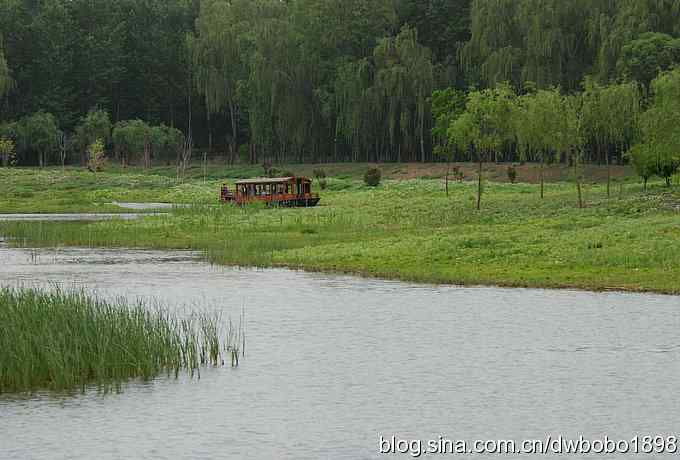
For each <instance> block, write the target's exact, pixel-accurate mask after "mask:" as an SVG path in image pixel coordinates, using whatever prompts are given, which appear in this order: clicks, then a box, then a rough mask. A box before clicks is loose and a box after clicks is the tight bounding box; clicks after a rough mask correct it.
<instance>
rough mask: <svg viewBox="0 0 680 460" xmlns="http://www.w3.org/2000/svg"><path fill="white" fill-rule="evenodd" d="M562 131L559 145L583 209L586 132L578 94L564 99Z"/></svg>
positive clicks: (579, 204)
mask: <svg viewBox="0 0 680 460" xmlns="http://www.w3.org/2000/svg"><path fill="white" fill-rule="evenodd" d="M562 128H563V129H562V131H561V132H560V133H559V134H560V138H559V143H560V146H561V148H562V149H564V150H565V151H566V153H567V157H568V158H569V162H570V163H571V165H572V168H573V176H574V182H575V183H576V192H577V193H578V207H579V208H583V207H584V200H583V187H582V185H581V183H582V181H583V172H582V169H581V168H582V166H583V146H584V143H585V136H586V134H585V133H586V130H585V127H584V118H583V97H582V95H580V94H577V95H573V96H567V97H566V98H565V99H564V112H563V114H562Z"/></svg>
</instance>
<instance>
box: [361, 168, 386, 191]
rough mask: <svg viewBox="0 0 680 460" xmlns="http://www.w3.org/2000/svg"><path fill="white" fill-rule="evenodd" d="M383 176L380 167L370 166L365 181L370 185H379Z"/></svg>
mask: <svg viewBox="0 0 680 460" xmlns="http://www.w3.org/2000/svg"><path fill="white" fill-rule="evenodd" d="M381 178H382V173H381V172H380V169H378V168H368V170H367V171H366V173H365V174H364V183H365V184H366V185H368V186H369V187H377V186H378V185H380V179H381Z"/></svg>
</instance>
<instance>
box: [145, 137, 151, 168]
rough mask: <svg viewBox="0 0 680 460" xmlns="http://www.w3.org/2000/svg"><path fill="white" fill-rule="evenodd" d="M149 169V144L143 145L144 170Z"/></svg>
mask: <svg viewBox="0 0 680 460" xmlns="http://www.w3.org/2000/svg"><path fill="white" fill-rule="evenodd" d="M150 167H151V145H149V143H148V142H147V143H145V144H144V169H149V168H150Z"/></svg>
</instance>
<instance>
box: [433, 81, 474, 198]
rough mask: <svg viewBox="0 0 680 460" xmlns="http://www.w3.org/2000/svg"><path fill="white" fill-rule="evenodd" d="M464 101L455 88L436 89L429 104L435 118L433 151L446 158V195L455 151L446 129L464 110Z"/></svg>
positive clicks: (461, 93) (447, 194)
mask: <svg viewBox="0 0 680 460" xmlns="http://www.w3.org/2000/svg"><path fill="white" fill-rule="evenodd" d="M465 102H466V96H465V94H464V93H463V92H462V91H459V90H457V89H455V88H447V89H444V90H437V91H434V92H433V93H432V98H431V105H432V114H433V116H434V120H435V121H434V127H433V128H432V136H433V138H434V141H435V143H436V144H435V149H434V153H435V155H436V156H438V157H441V158H444V159H446V179H445V187H446V196H449V175H450V172H451V161H453V159H454V157H455V156H456V153H457V146H456V145H452V144H451V143H450V142H449V137H448V129H449V127H450V126H451V124H452V123H453V122H454V121H455V120H456V119H457V118H458V117H459V116H461V115H462V114H463V112H464V111H465Z"/></svg>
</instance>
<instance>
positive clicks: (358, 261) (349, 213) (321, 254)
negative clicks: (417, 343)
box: [0, 175, 680, 294]
mask: <svg viewBox="0 0 680 460" xmlns="http://www.w3.org/2000/svg"><path fill="white" fill-rule="evenodd" d="M157 177H163V176H157ZM116 180H119V181H121V182H124V181H129V180H131V178H130V177H128V176H125V175H123V176H121V177H118V178H116ZM154 180H160V179H154ZM219 183H221V180H220V181H213V182H212V183H211V182H210V181H208V182H207V183H204V182H203V180H202V179H194V180H193V181H188V182H187V183H185V184H183V185H180V186H178V187H179V188H180V189H182V190H184V191H185V192H186V196H185V198H186V199H187V202H193V203H194V205H193V206H191V207H189V208H186V209H176V210H174V211H173V212H172V213H171V214H170V215H167V216H155V217H149V218H145V219H143V220H139V221H117V220H116V221H106V222H90V223H73V222H71V223H2V224H0V233H1V234H3V235H6V236H8V237H10V238H13V241H14V243H15V244H19V245H85V246H114V247H115V246H121V247H123V246H124V247H148V248H172V249H176V248H180V249H181V248H186V249H197V250H202V251H204V252H205V253H206V255H207V257H208V258H209V259H210V260H211V261H213V262H215V263H220V264H240V265H256V266H287V267H293V268H303V269H307V270H323V271H338V272H348V273H356V274H362V275H367V276H378V277H384V278H393V279H403V280H412V281H420V282H434V283H460V284H489V285H505V286H532V287H555V288H562V287H575V288H584V289H593V290H602V289H621V290H631V291H657V292H664V293H675V294H678V293H680V282H678V280H680V244H679V243H680V214H678V209H679V208H680V195H679V194H678V193H677V192H675V191H673V189H667V188H665V187H662V186H661V185H660V184H658V183H655V184H652V188H651V189H650V190H649V191H647V192H643V191H642V188H641V186H640V185H638V184H636V183H635V182H633V181H628V182H621V183H620V184H619V185H621V187H619V186H618V185H617V186H615V187H614V188H613V189H612V196H611V197H610V198H607V196H606V188H605V186H604V184H597V183H589V184H587V185H586V187H585V199H586V203H587V207H586V208H585V209H578V208H577V206H576V203H577V198H576V192H575V187H574V185H573V184H571V183H567V182H558V183H553V184H549V185H548V186H547V189H546V197H545V199H540V196H539V187H538V186H537V185H535V184H527V183H524V184H507V183H492V182H489V183H487V184H486V186H485V194H484V198H483V209H482V211H481V212H477V211H475V210H474V195H475V185H474V184H473V183H468V182H463V183H454V184H452V185H451V195H450V196H449V197H447V196H446V195H445V193H444V192H443V184H442V181H441V180H439V179H416V180H387V181H385V182H384V183H383V184H382V185H381V186H380V187H378V188H376V189H372V188H368V187H366V186H364V185H363V184H362V183H361V182H359V181H357V180H355V179H354V178H353V177H351V176H350V177H349V178H347V177H344V176H339V177H338V176H336V177H331V178H330V179H329V189H328V190H326V191H324V192H323V193H322V197H323V199H322V203H321V206H319V207H317V208H313V209H266V208H258V207H254V208H245V209H240V208H235V207H231V206H222V205H219V204H216V198H215V193H216V190H217V188H218V186H219ZM78 184H79V183H78V181H77V180H75V181H72V185H73V187H77V186H78ZM128 192H129V193H131V194H134V193H137V192H136V191H135V189H132V191H130V190H129V189H127V188H125V187H123V188H121V189H120V190H118V191H117V192H116V193H121V194H122V193H128ZM74 193H76V194H78V193H84V194H87V193H90V192H88V191H87V188H85V191H83V192H80V191H76V189H75V188H74ZM144 193H145V195H144V196H141V195H140V198H142V197H144V198H147V199H149V201H156V200H159V199H161V198H162V197H161V196H160V195H153V193H151V192H148V193H147V192H144ZM157 193H166V195H164V196H165V197H168V195H167V193H170V192H168V191H167V190H163V188H162V187H158V189H157ZM172 193H176V189H175V190H174V191H173V192H172ZM107 199H108V198H107ZM130 201H134V200H130Z"/></svg>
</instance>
